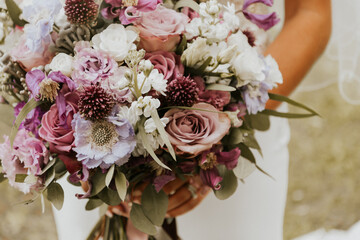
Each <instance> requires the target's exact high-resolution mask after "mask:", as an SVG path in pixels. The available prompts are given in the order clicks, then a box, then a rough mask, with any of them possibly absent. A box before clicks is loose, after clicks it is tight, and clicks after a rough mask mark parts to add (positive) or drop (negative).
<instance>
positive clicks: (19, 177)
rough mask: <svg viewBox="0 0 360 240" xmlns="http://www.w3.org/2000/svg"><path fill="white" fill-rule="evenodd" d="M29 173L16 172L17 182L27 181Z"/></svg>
mask: <svg viewBox="0 0 360 240" xmlns="http://www.w3.org/2000/svg"><path fill="white" fill-rule="evenodd" d="M27 176H28V175H27V174H16V175H15V182H17V183H23V182H24V181H25V178H26V177H27Z"/></svg>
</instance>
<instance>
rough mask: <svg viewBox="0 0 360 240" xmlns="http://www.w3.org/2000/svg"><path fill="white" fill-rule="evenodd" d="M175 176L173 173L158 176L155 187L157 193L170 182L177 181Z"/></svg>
mask: <svg viewBox="0 0 360 240" xmlns="http://www.w3.org/2000/svg"><path fill="white" fill-rule="evenodd" d="M175 178H176V177H175V174H174V173H173V172H168V173H167V174H164V175H160V176H157V177H156V178H155V179H154V183H153V184H154V187H155V190H156V191H157V192H160V190H161V189H162V188H163V187H164V186H165V185H166V184H167V183H169V182H171V181H173V180H175Z"/></svg>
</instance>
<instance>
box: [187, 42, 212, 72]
mask: <svg viewBox="0 0 360 240" xmlns="http://www.w3.org/2000/svg"><path fill="white" fill-rule="evenodd" d="M207 49H208V45H207V44H206V39H205V38H197V39H196V40H195V41H194V42H193V43H192V44H190V45H189V46H188V48H187V49H186V50H185V51H184V52H183V55H182V56H181V62H182V63H183V64H184V65H186V66H189V67H193V66H196V65H197V64H199V63H200V64H201V63H202V61H204V60H205V56H206V55H208V54H209V52H208V50H207Z"/></svg>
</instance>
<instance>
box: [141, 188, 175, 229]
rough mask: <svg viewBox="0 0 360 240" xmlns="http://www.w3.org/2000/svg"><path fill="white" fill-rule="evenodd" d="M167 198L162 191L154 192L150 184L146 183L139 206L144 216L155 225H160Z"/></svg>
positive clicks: (166, 205)
mask: <svg viewBox="0 0 360 240" xmlns="http://www.w3.org/2000/svg"><path fill="white" fill-rule="evenodd" d="M168 204H169V198H168V197H167V195H166V194H165V193H164V191H160V192H159V193H158V192H156V190H155V188H154V186H153V185H152V184H148V185H147V187H146V188H145V190H144V192H143V193H142V196H141V206H142V209H143V212H144V214H145V216H146V217H147V218H148V219H149V220H150V221H151V222H152V223H153V224H154V225H156V226H161V225H162V224H163V222H164V219H165V214H166V211H167V208H168Z"/></svg>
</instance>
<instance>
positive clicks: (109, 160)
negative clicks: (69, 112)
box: [72, 113, 136, 169]
mask: <svg viewBox="0 0 360 240" xmlns="http://www.w3.org/2000/svg"><path fill="white" fill-rule="evenodd" d="M72 128H73V129H74V131H75V132H74V137H75V148H73V150H74V151H75V152H76V153H77V155H76V157H77V159H78V161H82V163H83V165H84V166H85V167H87V168H89V169H92V168H96V167H98V166H100V167H101V168H102V169H108V168H109V167H110V166H111V165H113V164H116V165H118V166H121V165H123V164H125V163H126V162H127V161H128V160H129V157H130V155H131V152H132V151H133V150H134V148H135V146H136V140H135V137H134V136H135V134H134V129H133V128H132V126H131V124H130V123H129V122H128V121H127V120H119V119H118V118H117V117H108V118H107V121H106V120H101V121H95V122H91V121H88V120H85V119H83V118H82V117H81V116H80V114H79V113H77V114H75V115H74V119H73V121H72Z"/></svg>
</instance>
